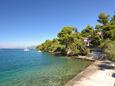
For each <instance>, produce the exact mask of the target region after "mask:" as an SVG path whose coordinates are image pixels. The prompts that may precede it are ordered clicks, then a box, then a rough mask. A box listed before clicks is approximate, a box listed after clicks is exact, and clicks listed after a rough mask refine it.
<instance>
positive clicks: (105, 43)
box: [36, 13, 115, 60]
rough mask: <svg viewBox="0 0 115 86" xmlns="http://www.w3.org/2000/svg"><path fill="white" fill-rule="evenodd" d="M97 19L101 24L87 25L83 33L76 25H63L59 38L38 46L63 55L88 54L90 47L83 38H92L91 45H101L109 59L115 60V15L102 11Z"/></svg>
mask: <svg viewBox="0 0 115 86" xmlns="http://www.w3.org/2000/svg"><path fill="white" fill-rule="evenodd" d="M97 21H98V22H99V24H97V25H96V26H95V29H94V28H93V27H91V26H90V25H87V26H86V28H85V29H83V30H82V31H81V33H80V32H78V31H77V28H75V27H63V28H62V30H61V31H60V32H59V33H58V34H57V38H55V39H53V40H46V41H45V42H44V43H42V44H41V45H38V46H37V47H36V48H37V49H38V50H41V51H42V52H52V53H57V52H58V53H60V54H63V55H86V54H87V53H88V52H89V49H88V48H87V47H86V45H85V43H84V40H83V39H84V38H90V39H92V41H91V43H90V45H92V46H99V47H100V48H101V49H102V50H103V52H105V53H106V54H107V56H108V58H109V59H111V60H115V53H114V52H115V15H113V16H112V17H110V16H108V15H107V14H105V13H100V14H99V16H98V20H97Z"/></svg>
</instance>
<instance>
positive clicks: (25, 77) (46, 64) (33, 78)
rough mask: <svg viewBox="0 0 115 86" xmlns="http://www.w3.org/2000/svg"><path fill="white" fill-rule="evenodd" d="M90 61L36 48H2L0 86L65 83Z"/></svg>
mask: <svg viewBox="0 0 115 86" xmlns="http://www.w3.org/2000/svg"><path fill="white" fill-rule="evenodd" d="M90 64H91V62H90V61H85V60H79V59H75V58H71V57H66V56H55V55H52V54H49V53H43V52H38V51H36V50H35V49H31V50H29V51H24V50H23V49H0V86H64V85H65V84H66V83H67V82H68V81H69V80H71V79H72V78H73V77H75V76H76V75H77V74H79V73H80V72H81V71H83V70H84V69H85V68H86V67H87V66H88V65H90Z"/></svg>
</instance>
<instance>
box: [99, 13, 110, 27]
mask: <svg viewBox="0 0 115 86" xmlns="http://www.w3.org/2000/svg"><path fill="white" fill-rule="evenodd" d="M98 18H99V19H98V20H97V21H98V22H99V23H101V24H102V25H107V24H108V23H109V16H108V15H107V14H105V13H100V14H99V16H98Z"/></svg>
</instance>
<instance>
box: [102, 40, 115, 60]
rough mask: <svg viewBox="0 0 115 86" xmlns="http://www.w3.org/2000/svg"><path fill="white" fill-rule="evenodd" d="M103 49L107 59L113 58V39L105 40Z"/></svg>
mask: <svg viewBox="0 0 115 86" xmlns="http://www.w3.org/2000/svg"><path fill="white" fill-rule="evenodd" d="M103 51H104V53H106V55H107V58H108V59H110V60H115V41H110V40H107V41H106V42H105V43H104V44H103Z"/></svg>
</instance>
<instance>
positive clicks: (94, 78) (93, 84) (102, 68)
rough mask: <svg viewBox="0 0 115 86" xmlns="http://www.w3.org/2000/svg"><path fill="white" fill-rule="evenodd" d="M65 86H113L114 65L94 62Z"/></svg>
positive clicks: (105, 62) (114, 84) (114, 85)
mask: <svg viewBox="0 0 115 86" xmlns="http://www.w3.org/2000/svg"><path fill="white" fill-rule="evenodd" d="M65 86H115V69H114V64H113V63H112V62H110V61H96V62H94V63H93V64H92V65H90V66H89V67H88V68H86V70H84V71H83V72H81V73H80V74H79V75H77V76H76V77H75V78H73V79H72V80H70V81H69V82H68V83H67V84H66V85H65Z"/></svg>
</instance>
